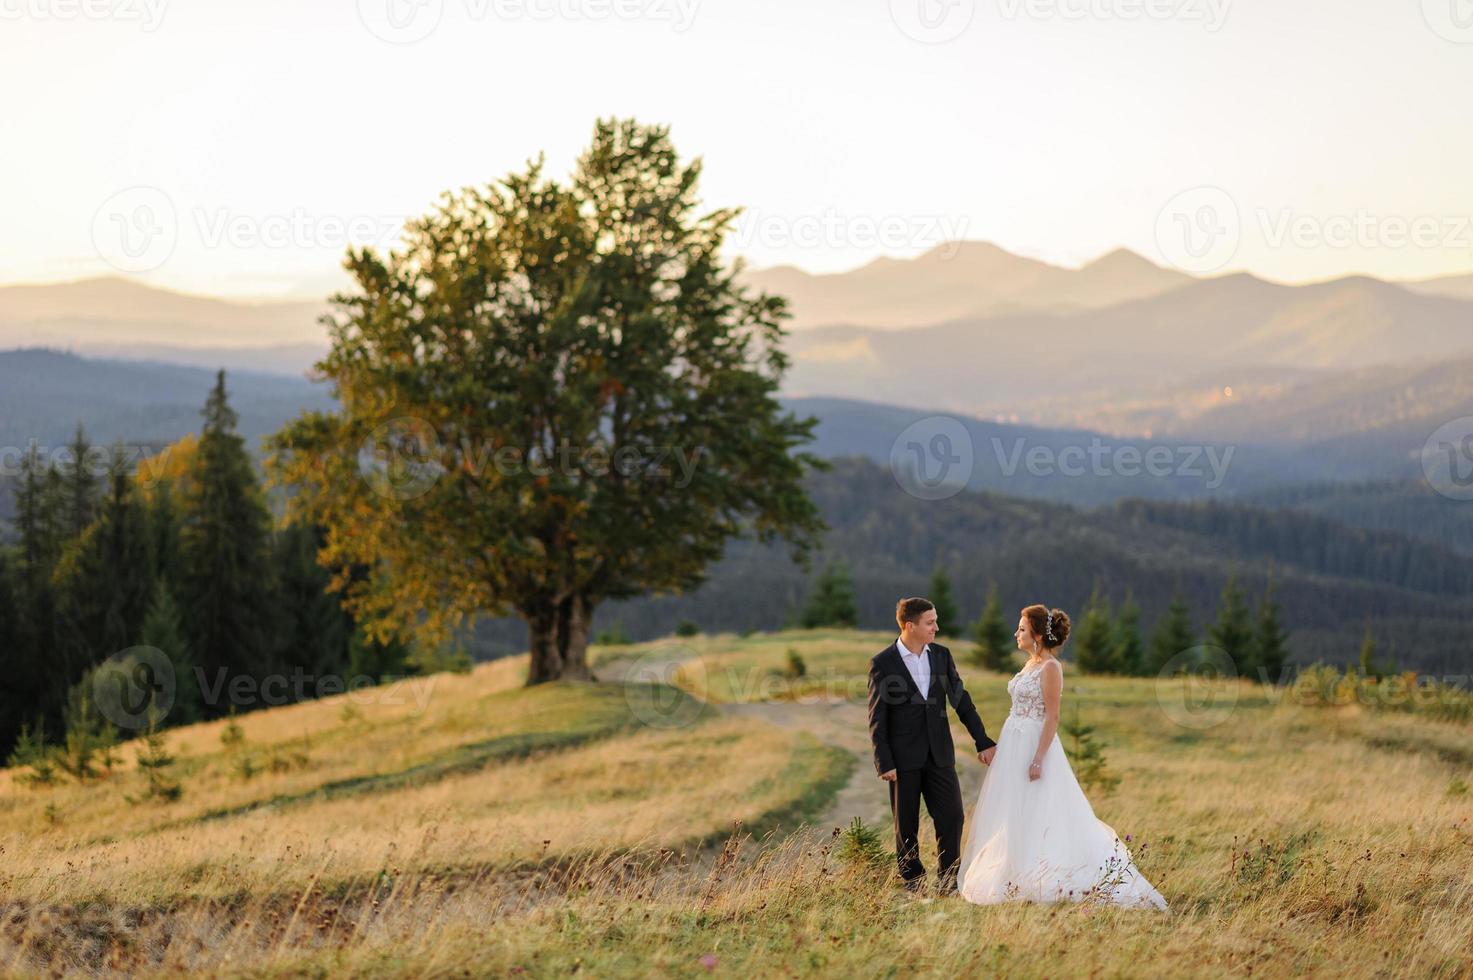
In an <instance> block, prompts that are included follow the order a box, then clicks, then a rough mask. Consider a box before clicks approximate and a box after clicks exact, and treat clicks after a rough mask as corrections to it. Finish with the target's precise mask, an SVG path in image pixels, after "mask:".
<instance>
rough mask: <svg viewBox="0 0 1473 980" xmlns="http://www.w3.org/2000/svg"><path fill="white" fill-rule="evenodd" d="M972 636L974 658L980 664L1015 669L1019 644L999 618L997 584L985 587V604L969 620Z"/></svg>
mask: <svg viewBox="0 0 1473 980" xmlns="http://www.w3.org/2000/svg"><path fill="white" fill-rule="evenodd" d="M972 640H973V641H974V642H975V643H976V644H977V649H976V652H975V653H974V654H973V662H975V663H976V664H977V666H979V667H986V668H987V669H988V670H996V671H999V672H1001V673H1011V672H1013V671H1015V670H1016V669H1017V660H1016V657H1015V656H1014V654H1015V653H1016V652H1017V649H1018V644H1017V643H1015V642H1014V641H1013V634H1012V631H1011V630H1009V629H1008V624H1007V623H1004V622H1003V619H1002V606H1001V603H1000V602H999V601H998V597H997V586H996V585H990V586H989V587H988V590H987V604H986V605H985V606H984V607H983V609H982V615H981V616H979V617H978V618H977V621H976V622H975V623H973V624H972Z"/></svg>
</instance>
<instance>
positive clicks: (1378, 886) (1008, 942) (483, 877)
mask: <svg viewBox="0 0 1473 980" xmlns="http://www.w3.org/2000/svg"><path fill="white" fill-rule="evenodd" d="M874 639H875V638H874V637H873V636H871V635H864V634H848V635H847V639H846V637H845V636H844V635H838V634H820V635H818V636H815V638H814V645H813V647H812V649H809V648H807V647H805V645H804V642H803V639H802V635H801V634H790V635H787V636H783V637H768V638H765V639H761V638H756V637H752V638H747V639H746V640H742V639H741V638H735V637H727V638H696V639H695V640H694V641H685V640H680V641H667V642H665V643H663V644H654V645H648V646H646V647H638V648H618V649H617V650H609V651H603V652H602V656H603V657H604V658H606V659H609V658H615V657H617V658H620V659H631V658H632V659H635V660H638V659H640V658H650V659H651V660H658V659H663V660H665V661H667V662H668V660H669V659H670V658H669V657H668V653H669V651H670V649H671V648H672V647H673V646H676V645H681V644H684V645H688V646H691V647H698V648H699V647H700V646H701V644H705V646H704V648H703V649H700V650H699V652H700V653H701V654H702V656H703V659H704V660H705V661H706V664H707V667H708V668H709V667H713V666H714V667H716V668H718V669H720V668H722V667H723V666H724V665H723V663H722V658H723V657H731V658H733V662H734V663H740V662H741V660H742V658H751V657H752V650H753V648H754V647H760V648H761V650H762V652H761V655H760V656H758V657H757V658H756V659H755V660H754V661H753V662H752V666H754V667H755V668H758V669H766V668H767V666H768V665H769V664H771V663H772V662H774V661H776V662H780V661H781V658H782V657H783V656H784V654H785V651H786V648H787V647H788V646H790V645H796V646H798V647H799V650H800V652H801V653H802V654H803V656H804V659H805V661H806V662H807V663H808V664H809V666H810V669H811V668H812V667H813V665H814V664H823V663H825V662H827V661H828V659H829V658H834V659H835V660H836V661H838V662H840V663H843V664H848V663H849V662H850V660H852V659H853V657H854V656H856V655H861V654H862V655H864V656H865V658H866V659H867V657H868V654H867V653H865V652H864V651H869V652H871V653H872V652H873V651H872V650H871V647H874V642H873V641H874ZM719 644H727V647H726V649H725V650H724V651H723V650H721V649H716V647H717V646H718V645H719ZM881 645H883V641H882V643H881ZM874 649H878V647H874ZM610 662H611V660H610ZM738 669H745V668H744V667H742V668H738ZM708 674H709V670H708ZM963 674H964V676H965V678H966V680H967V683H968V687H969V689H971V691H972V693H973V696H974V698H975V699H976V700H977V701H978V703H979V706H980V708H981V711H982V714H983V717H984V719H985V720H986V721H987V722H988V725H989V729H991V730H996V729H997V728H999V727H1000V724H1001V720H1002V715H1003V714H1004V713H1005V711H1006V703H1007V698H1006V693H1005V690H1004V689H1003V683H1004V680H1005V679H1004V678H1002V677H1000V676H999V675H996V674H988V673H985V672H982V671H977V670H970V671H969V670H967V669H965V667H964V668H963ZM737 676H740V675H737ZM453 680H456V681H460V680H464V679H453ZM511 683H513V684H514V683H515V681H514V680H513V681H512V682H511ZM609 686H612V685H609ZM594 687H595V688H596V687H599V685H595V686H594ZM583 689H584V690H587V688H583ZM450 692H451V689H450V688H447V692H446V696H447V697H453V694H451V693H450ZM536 693H537V692H535V691H528V692H515V697H514V698H513V700H515V698H520V697H524V696H535V694H536ZM495 696H497V695H496V694H495V691H494V690H492V689H491V688H484V689H481V690H479V691H478V693H477V694H476V695H474V696H471V695H467V698H466V703H467V704H477V703H480V701H481V700H483V699H485V698H487V697H495ZM1214 697H1216V698H1217V699H1218V700H1217V703H1218V705H1219V709H1218V713H1217V714H1216V715H1214V714H1212V713H1210V712H1205V713H1204V712H1194V711H1193V710H1190V706H1188V705H1184V704H1183V703H1182V702H1181V700H1180V692H1179V691H1176V690H1175V689H1174V688H1173V687H1172V686H1171V685H1162V684H1158V683H1157V682H1156V681H1154V680H1140V679H1115V678H1094V677H1079V676H1075V674H1074V672H1073V671H1072V670H1070V671H1067V672H1066V680H1065V702H1066V705H1065V706H1066V711H1067V709H1068V708H1069V706H1070V703H1071V702H1073V703H1077V704H1079V705H1080V706H1081V708H1082V712H1083V716H1084V720H1085V721H1086V722H1088V723H1089V724H1092V725H1094V726H1096V733H1097V736H1098V737H1099V738H1100V740H1101V741H1102V742H1103V743H1104V746H1105V748H1104V752H1105V756H1106V759H1107V762H1108V767H1109V769H1110V770H1111V771H1112V772H1113V773H1115V774H1116V775H1119V776H1120V777H1121V780H1122V781H1121V783H1120V786H1119V788H1118V790H1116V791H1115V792H1114V793H1112V794H1110V795H1108V796H1103V797H1098V798H1096V799H1095V801H1094V802H1095V809H1096V813H1097V814H1098V815H1099V816H1100V818H1101V819H1103V820H1105V821H1106V822H1107V823H1109V824H1110V825H1111V826H1113V827H1114V828H1115V829H1116V830H1117V831H1118V832H1120V833H1121V834H1130V835H1131V838H1132V839H1131V846H1132V849H1133V851H1134V853H1135V856H1136V858H1137V862H1138V864H1139V866H1140V868H1141V870H1142V871H1143V873H1145V874H1146V875H1147V877H1148V878H1150V879H1151V881H1152V882H1153V883H1155V884H1156V885H1157V886H1158V887H1159V888H1160V890H1161V891H1162V893H1163V894H1164V895H1165V896H1166V898H1167V900H1168V902H1169V903H1170V905H1171V911H1170V912H1169V913H1167V914H1157V913H1150V912H1140V911H1125V910H1118V909H1110V908H1100V907H1094V906H1089V905H1077V906H1076V905H1065V906H1035V905H1028V904H1012V905H1004V906H988V907H979V906H972V905H969V904H968V903H966V902H964V901H961V900H959V899H937V900H917V899H915V898H913V897H911V896H909V895H906V894H905V893H903V892H899V891H897V890H896V889H895V888H894V887H893V884H892V882H891V881H889V880H888V875H889V867H888V866H884V867H881V868H866V867H855V866H849V865H846V864H845V863H844V862H842V861H839V860H838V859H837V858H836V856H835V855H834V854H833V853H832V851H831V847H832V844H833V841H832V840H831V838H830V837H829V835H828V834H827V833H826V832H824V831H826V830H827V828H820V829H808V828H802V829H799V830H798V831H796V832H793V833H788V831H789V830H790V829H791V826H792V824H791V822H790V823H788V824H786V825H784V827H783V832H782V833H774V834H771V835H766V834H759V836H758V837H757V838H756V839H751V838H747V839H741V838H733V840H732V841H731V842H729V846H728V847H727V848H725V849H723V850H721V851H720V852H719V853H717V852H715V851H710V852H699V853H698V852H697V851H695V850H693V849H691V848H690V847H689V846H688V845H689V843H690V842H691V841H692V840H694V839H696V838H702V837H705V838H710V837H711V836H712V835H713V834H714V835H716V837H717V838H718V839H719V838H720V837H722V836H724V835H723V834H722V833H721V828H729V827H730V826H731V821H732V820H734V819H736V818H741V819H743V820H745V821H746V822H747V824H748V825H752V824H756V825H757V827H758V828H759V831H760V830H765V829H766V828H765V827H764V826H763V820H762V814H764V813H766V814H769V815H770V814H772V813H776V812H784V811H786V812H789V813H793V812H798V811H804V812H811V810H812V808H813V805H814V804H815V803H816V802H818V800H819V799H820V798H822V797H823V796H824V795H825V794H827V793H829V792H831V791H832V789H833V787H834V776H835V769H834V760H833V757H832V755H831V754H829V753H825V752H823V751H818V750H817V746H816V743H814V742H812V741H811V740H808V739H807V737H806V736H800V735H799V734H797V733H796V732H795V731H791V730H787V729H782V728H777V727H774V726H766V725H763V724H762V723H760V722H759V721H757V720H755V719H752V720H748V719H737V718H727V719H722V720H705V721H701V722H698V723H695V724H693V725H692V726H690V727H689V728H675V729H644V730H638V729H636V730H632V731H616V732H613V733H611V734H608V735H601V736H599V739H600V740H598V741H593V742H589V743H587V744H584V745H582V746H581V747H575V748H571V749H567V750H565V751H560V752H555V753H550V754H546V755H543V756H541V757H538V758H535V759H511V760H505V761H502V762H498V763H495V764H492V765H488V766H485V767H484V768H482V769H480V770H477V771H474V772H466V773H459V774H450V775H443V776H441V777H440V778H438V779H437V780H435V781H433V782H427V783H424V784H419V785H413V784H411V785H396V786H394V787H392V788H387V789H384V790H383V791H382V792H373V793H362V794H357V795H354V794H348V795H345V796H342V797H341V798H327V799H320V800H310V801H306V802H303V803H300V804H295V805H292V806H288V807H283V808H281V809H280V810H276V811H267V810H262V811H256V812H252V813H247V814H242V815H238V816H232V817H227V818H222V819H218V820H211V821H204V822H199V821H195V822H192V823H186V824H185V825H182V826H176V827H174V828H173V829H169V830H160V831H156V832H152V833H143V834H137V835H133V836H131V837H124V836H119V839H118V840H117V841H116V842H115V843H112V844H97V843H95V839H96V838H97V837H98V836H99V835H100V834H102V833H104V831H103V830H102V829H101V828H99V827H98V826H96V825H93V824H79V825H77V826H72V825H70V824H64V825H63V826H62V827H61V828H55V829H36V827H35V821H36V820H37V819H38V818H37V816H36V810H35V809H34V808H36V807H40V806H44V800H45V799H46V796H47V793H45V792H36V793H33V792H32V791H29V790H20V789H0V807H4V808H5V810H4V811H3V812H4V816H5V819H6V822H5V824H4V826H5V827H6V830H5V832H4V837H3V838H0V846H3V847H4V848H5V853H4V855H3V856H4V859H5V865H4V871H3V874H4V876H5V877H4V879H3V881H0V889H3V890H4V892H5V893H7V894H9V895H10V896H12V897H11V904H10V905H9V906H8V907H7V908H3V909H0V973H4V972H16V971H17V970H18V969H19V968H20V967H22V966H28V967H29V968H30V969H35V970H37V971H38V972H48V971H55V972H58V973H65V972H67V970H68V969H71V970H74V971H76V972H88V971H106V970H107V969H109V968H112V969H116V970H119V971H127V972H141V973H151V972H159V973H163V972H170V971H175V970H186V971H193V972H198V973H209V974H225V975H245V976H267V975H291V976H301V975H310V976H328V975H384V976H457V975H465V974H467V973H469V974H471V975H505V974H518V975H533V976H551V975H564V974H567V973H569V972H571V971H573V970H575V969H576V970H578V971H579V972H581V973H586V974H589V975H593V976H599V977H604V976H614V977H624V976H628V977H645V976H687V975H691V974H700V975H707V974H708V973H709V974H711V975H718V976H733V977H746V976H752V975H769V974H775V975H823V976H828V975H843V976H853V977H888V976H908V975H911V974H915V973H919V974H922V975H931V976H946V977H956V976H977V975H995V974H1007V975H1018V976H1102V977H1136V976H1165V977H1182V976H1200V977H1222V976H1229V977H1247V976H1265V975H1267V976H1290V975H1318V976H1334V977H1337V978H1340V977H1346V978H1359V977H1367V978H1369V977H1385V976H1416V977H1423V976H1432V977H1457V976H1473V820H1470V817H1473V793H1470V792H1469V790H1468V788H1467V787H1468V784H1469V783H1473V760H1470V757H1469V754H1468V745H1469V744H1470V739H1469V737H1468V736H1469V734H1470V732H1469V729H1468V728H1467V727H1466V726H1458V725H1451V724H1448V723H1445V722H1436V721H1431V720H1428V719H1426V718H1423V717H1419V716H1416V715H1404V714H1398V713H1385V712H1378V711H1374V710H1370V709H1368V708H1361V707H1357V706H1354V705H1352V706H1349V707H1340V708H1332V707H1311V706H1306V705H1303V704H1300V703H1296V702H1295V700H1294V699H1293V698H1291V697H1286V696H1283V693H1282V692H1278V691H1264V690H1262V689H1260V688H1257V687H1254V686H1253V685H1247V684H1236V683H1235V684H1230V685H1225V686H1224V687H1223V688H1222V689H1221V690H1219V691H1217V692H1215V693H1214ZM1224 697H1225V698H1226V699H1225V700H1224ZM313 707H317V706H301V707H300V708H297V709H292V710H300V711H307V709H310V708H313ZM788 708H789V709H791V710H793V711H802V710H806V709H805V708H804V706H803V705H802V704H789V705H788ZM323 710H324V711H328V712H332V711H333V709H332V707H331V706H323ZM508 710H509V709H508ZM848 711H849V709H848V708H845V709H843V710H841V711H837V712H835V711H832V710H830V711H827V712H826V713H825V715H824V717H835V718H839V719H841V721H840V723H841V724H850V723H854V724H862V723H863V705H862V704H861V703H855V704H854V705H853V712H852V714H849V715H846V714H845V713H846V712H848ZM451 714H453V712H451ZM533 716H535V712H534V713H533ZM335 731H336V730H335V729H334V728H333V727H332V725H331V724H327V723H325V722H324V723H323V727H322V728H321V729H320V730H319V733H318V736H315V737H316V738H319V739H320V742H321V744H322V745H323V746H326V745H328V744H336V743H334V742H333V738H334V732H335ZM406 731H409V730H408V729H406ZM958 734H960V733H958ZM253 737H259V738H261V739H264V738H266V737H267V736H266V734H265V730H264V729H263V730H262V732H261V734H259V735H258V736H253ZM281 737H283V738H290V737H294V736H292V735H291V734H290V733H289V732H284V733H283V734H282V736H281ZM180 741H183V739H181V740H180ZM212 743H213V748H210V746H211V745H212ZM191 744H194V743H191ZM314 744H316V743H314ZM198 745H199V746H200V751H201V752H206V751H214V752H218V751H219V743H218V737H217V736H216V737H214V738H213V739H212V738H211V737H207V736H201V740H200V742H199V743H198ZM314 751H316V750H314ZM427 751H428V750H424V749H413V748H410V749H406V750H405V752H406V755H405V756H404V759H410V758H415V757H417V756H416V752H418V753H420V754H424V753H425V752H427ZM322 752H323V753H324V755H326V754H327V749H326V748H324V749H322ZM961 765H962V767H963V768H964V769H966V768H967V767H968V766H970V767H972V768H974V769H975V768H976V764H975V763H974V762H972V761H971V760H969V759H964V760H963V761H962V763H961ZM858 773H859V778H870V774H869V772H868V766H867V764H864V765H861V768H860V769H859V770H858ZM964 775H965V774H964ZM971 775H972V776H973V777H975V775H976V774H975V773H972V774H971ZM1460 787H1461V789H1460ZM192 791H193V790H192V783H190V782H189V781H186V794H188V793H190V792H192ZM63 792H68V793H69V792H74V791H73V790H70V789H69V790H65V791H63ZM76 792H81V791H80V790H79V791H76ZM873 793H874V794H875V796H876V797H877V798H878V799H883V795H884V789H883V787H882V785H881V784H880V783H879V782H878V781H877V780H876V781H874V782H873ZM803 794H807V795H803ZM814 794H817V795H816V796H815V795H814ZM188 799H189V798H188V796H186V801H185V802H181V804H178V805H176V809H179V808H182V807H184V806H185V803H186V802H187V801H188ZM972 802H973V797H972V796H970V795H969V796H968V797H967V798H966V803H967V804H968V805H969V806H970V804H971V803H972ZM157 809H158V810H159V811H161V812H165V813H166V812H168V810H169V809H170V808H169V807H158V808H157ZM17 815H19V816H20V817H21V818H22V819H21V820H20V822H19V826H20V827H21V829H16V830H12V829H11V827H12V826H16V824H15V822H14V821H13V820H12V819H11V818H12V817H15V816H17ZM120 816H121V814H120V813H119V812H117V811H116V810H113V811H107V810H99V811H98V816H97V817H96V819H97V820H101V821H104V822H106V821H107V820H115V819H119V818H120ZM926 824H927V821H923V854H924V855H925V857H926V858H927V861H928V864H930V863H931V861H932V860H933V855H934V842H933V841H931V840H929V839H928V838H927V837H925V836H924V834H925V830H924V828H925V827H926ZM879 830H880V831H881V834H882V835H887V833H888V832H887V829H886V828H883V827H882V828H879ZM68 841H70V842H72V843H71V844H70V845H68V844H67V842H68ZM543 841H550V843H549V844H547V845H546V853H545V854H544V853H543V851H542V848H543V846H544V845H543V844H542V842H543ZM288 845H289V846H290V848H291V850H290V852H288V850H287V847H288ZM68 847H70V848H72V849H71V850H68ZM662 848H663V849H662ZM67 861H71V862H72V864H71V866H70V867H69V866H68V865H67V863H66V862H67ZM89 894H90V895H93V896H99V897H101V898H102V899H103V901H99V902H94V903H90V904H89V903H85V902H79V901H77V900H78V899H81V898H85V897H86V896H88V895H89ZM150 901H157V902H158V903H159V904H158V905H157V906H154V907H153V908H152V910H150V907H149V904H148V903H149V902H150ZM38 903H39V904H38ZM48 917H49V918H48Z"/></svg>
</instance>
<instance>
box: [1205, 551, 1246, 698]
mask: <svg viewBox="0 0 1473 980" xmlns="http://www.w3.org/2000/svg"><path fill="white" fill-rule="evenodd" d="M1207 638H1208V642H1210V643H1211V644H1212V645H1213V646H1215V647H1218V648H1219V649H1221V650H1222V651H1223V652H1224V653H1226V654H1227V655H1228V658H1229V659H1230V661H1231V663H1232V664H1233V669H1234V670H1236V671H1237V672H1238V674H1239V675H1240V676H1241V675H1244V674H1247V675H1248V676H1253V674H1254V667H1255V666H1256V665H1255V664H1254V662H1253V655H1254V650H1253V626H1252V623H1251V622H1250V620H1249V617H1248V605H1247V603H1246V602H1245V601H1244V599H1243V590H1242V588H1241V587H1240V586H1239V585H1238V573H1237V571H1236V570H1235V571H1232V572H1230V573H1229V574H1228V579H1227V583H1226V584H1225V585H1224V586H1223V589H1222V599H1221V601H1220V603H1219V605H1218V608H1217V622H1215V623H1213V624H1212V627H1211V629H1209V630H1208V631H1207Z"/></svg>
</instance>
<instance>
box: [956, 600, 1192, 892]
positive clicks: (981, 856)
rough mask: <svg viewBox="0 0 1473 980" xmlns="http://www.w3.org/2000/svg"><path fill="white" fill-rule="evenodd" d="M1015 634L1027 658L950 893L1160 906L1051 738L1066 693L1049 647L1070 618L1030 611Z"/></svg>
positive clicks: (1060, 638) (1060, 640)
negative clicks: (1091, 803) (1062, 695)
mask: <svg viewBox="0 0 1473 980" xmlns="http://www.w3.org/2000/svg"><path fill="white" fill-rule="evenodd" d="M1013 635H1014V636H1015V637H1016V638H1017V641H1018V649H1020V650H1022V651H1024V652H1025V653H1028V654H1029V657H1028V662H1027V663H1026V664H1024V665H1023V669H1022V670H1020V671H1018V673H1017V674H1015V675H1013V679H1012V680H1010V681H1008V695H1009V696H1010V697H1011V698H1012V701H1013V706H1012V710H1011V711H1010V712H1009V713H1008V717H1007V721H1005V722H1004V723H1003V726H1002V731H1001V732H1000V733H999V734H998V736H997V754H996V755H995V756H994V757H993V759H992V763H991V765H989V766H988V767H987V773H986V775H984V776H983V777H982V790H981V792H980V793H978V795H977V805H976V807H975V808H974V809H973V811H972V815H971V817H970V818H969V819H968V820H967V821H966V825H967V827H968V828H969V830H970V833H969V834H968V836H967V841H966V844H965V846H964V847H963V849H962V858H961V865H960V869H959V871H958V877H957V891H958V892H959V893H960V894H961V896H962V897H963V898H965V899H966V900H967V901H969V902H976V903H978V904H984V905H985V904H991V903H994V902H1005V901H1010V900H1013V899H1023V900H1031V901H1035V902H1056V901H1076V902H1077V901H1083V900H1087V899H1088V900H1093V901H1100V902H1107V903H1110V904H1114V905H1125V906H1134V907H1139V908H1156V909H1165V908H1166V900H1165V899H1164V898H1162V897H1161V893H1160V892H1158V891H1156V889H1155V888H1153V887H1151V884H1150V883H1149V882H1148V881H1146V879H1145V877H1144V876H1142V875H1141V873H1140V872H1139V871H1138V870H1136V867H1135V864H1134V863H1133V862H1132V861H1131V858H1130V851H1129V850H1128V849H1127V848H1126V846H1125V845H1124V844H1123V843H1122V842H1121V841H1120V838H1119V837H1118V836H1117V835H1116V833H1115V831H1114V830H1113V829H1111V828H1110V826H1109V825H1108V824H1106V823H1105V822H1104V821H1102V820H1100V819H1098V818H1097V817H1095V814H1094V810H1093V809H1092V808H1091V807H1090V805H1089V800H1088V799H1087V798H1086V797H1085V795H1084V791H1083V790H1081V789H1080V788H1079V782H1078V781H1077V780H1076V779H1075V778H1074V772H1073V770H1072V769H1070V768H1069V760H1068V759H1067V758H1066V757H1065V756H1064V749H1063V747H1062V746H1061V745H1060V744H1059V740H1058V737H1057V735H1056V732H1057V730H1058V727H1059V698H1060V695H1061V693H1062V692H1063V689H1064V667H1063V664H1061V663H1060V662H1059V658H1058V656H1057V653H1056V651H1057V650H1058V649H1059V647H1061V646H1063V645H1064V641H1065V640H1066V639H1068V638H1069V616H1068V615H1067V614H1066V613H1065V612H1064V611H1063V610H1062V609H1054V610H1050V609H1049V608H1048V607H1047V606H1040V605H1033V606H1029V607H1027V608H1026V609H1024V610H1023V613H1022V617H1021V618H1020V619H1019V620H1018V629H1017V631H1016V632H1015V633H1014V634H1013ZM1025 773H1026V775H1024V774H1025Z"/></svg>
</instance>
